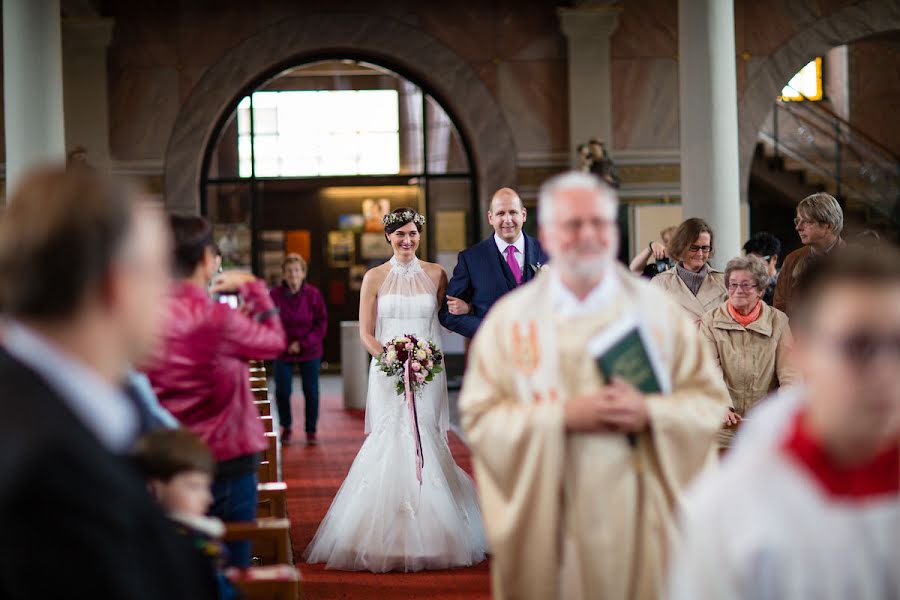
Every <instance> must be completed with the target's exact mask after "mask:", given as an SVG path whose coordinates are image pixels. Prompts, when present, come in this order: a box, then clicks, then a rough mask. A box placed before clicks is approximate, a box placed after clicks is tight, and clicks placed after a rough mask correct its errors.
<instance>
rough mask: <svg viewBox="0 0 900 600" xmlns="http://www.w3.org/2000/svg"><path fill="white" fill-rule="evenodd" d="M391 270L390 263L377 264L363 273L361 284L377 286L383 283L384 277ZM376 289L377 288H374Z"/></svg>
mask: <svg viewBox="0 0 900 600" xmlns="http://www.w3.org/2000/svg"><path fill="white" fill-rule="evenodd" d="M390 270H391V265H390V263H385V264H383V265H378V266H377V267H373V268H371V269H369V270H368V271H366V274H365V275H363V285H373V286H379V285H381V284H382V283H384V280H385V278H386V277H387V275H388V273H389V272H390ZM376 289H377V288H376Z"/></svg>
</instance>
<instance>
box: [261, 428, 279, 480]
mask: <svg viewBox="0 0 900 600" xmlns="http://www.w3.org/2000/svg"><path fill="white" fill-rule="evenodd" d="M266 439H267V440H268V442H269V446H268V448H266V450H265V452H264V453H263V457H262V461H261V462H260V465H259V470H258V471H257V475H258V477H259V481H260V482H261V483H271V482H273V481H281V469H279V461H280V460H281V452H280V449H281V442H279V440H278V434H277V433H274V432H272V433H267V434H266Z"/></svg>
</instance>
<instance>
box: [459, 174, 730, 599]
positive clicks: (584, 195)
mask: <svg viewBox="0 0 900 600" xmlns="http://www.w3.org/2000/svg"><path fill="white" fill-rule="evenodd" d="M539 202H540V205H539V210H540V235H541V241H542V242H543V243H544V245H545V247H546V248H547V251H548V253H549V254H550V258H551V260H552V261H553V266H552V268H551V269H549V271H548V272H547V274H546V275H542V276H541V277H539V278H538V279H537V280H535V281H534V282H533V283H531V284H529V285H526V286H522V287H521V288H519V289H518V290H516V291H514V292H512V293H510V294H509V295H507V296H505V297H503V298H502V299H501V300H500V302H498V303H497V305H496V306H495V307H494V309H493V310H492V311H491V313H490V314H489V315H488V317H487V319H485V322H484V324H483V326H482V328H481V330H480V331H479V333H478V335H476V336H475V340H474V342H473V345H472V353H471V356H470V359H469V365H468V368H467V370H466V376H465V381H464V384H463V389H462V393H461V395H460V400H459V406H460V413H461V415H462V425H463V429H464V430H465V432H466V439H467V442H468V443H469V445H470V447H471V449H472V455H473V458H474V463H475V472H476V475H477V478H478V487H479V491H480V493H481V505H482V507H483V509H484V522H485V527H486V529H487V534H488V540H489V543H490V546H491V550H492V556H491V571H492V575H493V597H494V598H496V599H497V600H504V599H509V598H515V599H516V600H531V599H534V600H538V599H540V600H544V599H547V598H565V599H566V600H588V599H595V598H604V599H607V600H625V599H628V598H655V597H657V596H658V594H659V592H660V591H661V586H662V585H663V583H664V580H663V574H664V573H665V570H666V564H667V553H666V542H667V540H669V539H671V537H672V536H673V535H674V534H675V528H674V519H673V511H674V508H675V503H676V502H677V500H678V498H679V495H680V493H681V490H682V489H683V488H684V486H685V485H686V483H687V482H688V481H689V480H690V479H691V478H693V477H694V475H696V474H697V473H698V472H699V470H700V469H701V468H703V466H704V465H706V464H708V461H709V460H714V441H715V436H716V433H717V432H718V430H719V424H720V423H721V421H722V415H723V414H724V413H725V410H726V406H728V405H729V404H730V400H729V397H728V390H727V388H726V387H725V384H724V382H723V381H722V377H721V375H720V374H719V373H718V372H717V370H716V367H715V363H714V362H713V360H712V356H711V355H710V353H709V351H708V350H707V348H706V346H705V345H704V344H703V343H702V342H701V340H700V336H699V333H698V331H697V328H696V327H695V326H694V324H693V323H692V322H691V321H689V320H688V319H687V318H686V317H685V312H684V309H683V308H681V307H680V306H679V305H677V304H676V303H675V302H673V301H672V300H671V299H670V298H669V297H668V295H667V294H665V293H664V292H661V291H660V290H658V289H656V288H655V287H653V286H651V285H649V284H648V283H647V282H646V281H643V280H641V279H639V278H637V277H635V276H634V275H633V274H632V273H630V272H629V271H627V270H626V269H625V268H624V267H622V266H619V265H617V263H616V259H615V257H616V253H617V249H618V244H619V237H618V228H617V227H616V210H617V200H616V193H615V191H614V190H613V189H612V188H610V187H609V186H608V185H606V184H605V183H603V182H601V181H600V180H599V179H597V178H596V177H595V176H593V175H588V174H585V173H566V174H563V175H559V176H557V177H554V178H552V179H550V180H549V181H547V183H545V184H544V186H543V187H542V188H541V193H540V199H539ZM629 324H631V325H632V327H633V329H631V330H630V331H632V332H633V333H635V334H637V335H642V337H641V338H640V339H641V340H646V346H645V348H646V349H647V353H648V356H650V355H653V356H658V361H656V362H653V361H651V360H650V359H649V358H648V359H646V360H641V358H640V356H641V354H640V348H641V345H640V344H641V342H638V343H637V344H635V343H634V339H635V338H634V337H631V338H630V339H632V343H631V344H629V345H628V346H627V348H628V350H626V349H625V348H623V347H622V346H621V345H620V346H619V349H618V350H614V349H612V348H610V349H609V350H608V351H606V352H604V351H603V350H602V349H601V350H593V349H592V350H589V347H593V344H594V343H595V342H597V343H600V344H601V345H602V344H603V339H604V338H605V339H606V340H607V341H609V342H615V341H616V340H619V339H622V337H623V336H624V334H627V333H629V329H628V328H624V329H623V327H627V326H628V325H629ZM637 331H641V332H643V333H640V334H639V333H637ZM610 338H611V339H610ZM613 345H615V344H613ZM595 351H596V352H598V353H599V354H601V355H606V356H611V357H612V358H611V359H610V360H612V361H615V360H616V358H615V357H617V356H618V357H620V358H622V360H623V361H625V359H624V356H626V355H627V356H631V357H634V356H635V352H636V353H637V356H638V357H639V358H638V359H637V362H635V361H634V360H633V359H632V360H630V361H627V362H628V363H629V368H630V369H632V370H631V373H635V372H640V371H641V370H642V369H641V367H644V369H645V370H644V372H647V370H649V369H651V365H653V364H655V365H657V366H656V368H655V369H654V372H655V373H656V374H657V377H658V383H659V389H660V390H661V393H649V394H645V393H643V392H640V391H638V390H637V389H636V388H635V387H634V385H632V384H631V383H629V382H628V381H625V380H623V379H619V378H618V377H612V378H607V377H606V376H604V375H603V374H602V373H601V372H600V369H598V368H597V366H596V363H595V358H594V356H593V354H594V352H595Z"/></svg>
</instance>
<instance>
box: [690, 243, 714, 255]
mask: <svg viewBox="0 0 900 600" xmlns="http://www.w3.org/2000/svg"><path fill="white" fill-rule="evenodd" d="M688 250H690V251H691V252H702V253H703V254H709V253H710V252H711V251H712V246H694V245H693V244H692V245H691V246H689V247H688Z"/></svg>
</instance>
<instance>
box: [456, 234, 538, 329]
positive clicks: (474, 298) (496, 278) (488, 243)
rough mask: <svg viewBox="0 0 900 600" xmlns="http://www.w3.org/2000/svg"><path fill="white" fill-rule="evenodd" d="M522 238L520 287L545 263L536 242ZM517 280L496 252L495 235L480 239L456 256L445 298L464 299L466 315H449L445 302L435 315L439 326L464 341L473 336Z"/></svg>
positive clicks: (504, 260) (528, 237)
mask: <svg viewBox="0 0 900 600" xmlns="http://www.w3.org/2000/svg"><path fill="white" fill-rule="evenodd" d="M522 235H524V236H525V266H524V268H523V269H522V284H525V283H527V282H529V281H531V280H532V279H533V278H534V276H535V274H536V273H535V268H534V267H536V266H537V264H538V263H540V264H545V263H546V262H547V255H546V254H544V250H543V249H542V248H541V245H540V244H539V243H538V241H537V240H536V239H534V238H533V237H531V236H528V235H525V234H522ZM515 288H516V280H515V278H514V277H513V274H512V271H511V270H510V269H509V265H507V264H506V259H505V258H504V257H503V256H501V254H500V252H499V251H498V250H497V243H496V242H495V241H494V236H493V235H492V236H491V237H489V238H487V239H486V240H482V241H480V242H478V243H477V244H475V245H474V246H472V247H471V248H468V249H466V250H463V251H462V252H460V253H459V256H458V257H457V260H456V268H455V269H454V270H453V278H452V279H450V283H449V284H448V285H447V295H448V296H453V297H455V298H459V299H461V300H465V301H466V302H468V303H469V304H471V305H472V311H471V312H470V313H469V314H467V315H451V314H450V311H449V310H447V302H446V301H444V305H443V306H442V307H441V310H440V312H439V314H438V318H439V319H440V321H441V325H443V326H444V327H446V328H447V329H449V330H450V331H455V332H456V333H458V334H460V335H464V336H466V337H467V338H471V337H474V335H475V332H476V331H477V330H478V327H479V326H480V325H481V321H482V319H484V316H485V315H486V314H487V312H488V310H490V308H491V307H492V306H493V305H494V302H496V301H497V300H498V299H499V298H500V296H502V295H503V294H505V293H507V292H509V291H511V290H514V289H515Z"/></svg>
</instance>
